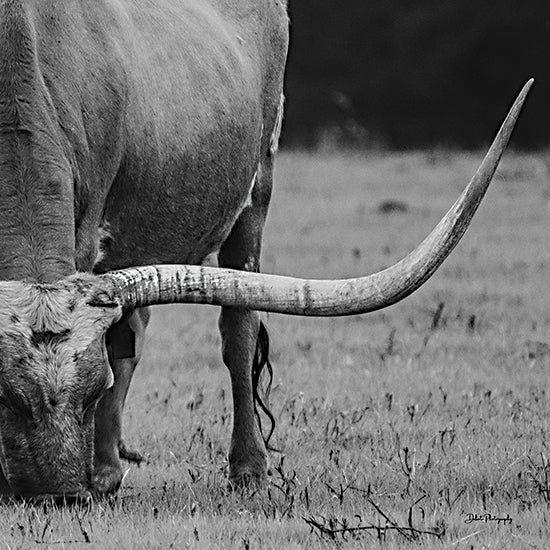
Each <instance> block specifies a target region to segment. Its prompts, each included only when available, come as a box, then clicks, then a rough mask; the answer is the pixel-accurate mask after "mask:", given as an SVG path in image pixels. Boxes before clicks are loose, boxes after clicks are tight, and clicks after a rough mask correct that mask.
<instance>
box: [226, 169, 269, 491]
mask: <svg viewBox="0 0 550 550" xmlns="http://www.w3.org/2000/svg"><path fill="white" fill-rule="evenodd" d="M270 192H271V170H269V173H267V174H266V173H265V171H264V173H263V174H262V173H261V171H259V173H258V175H257V179H256V184H255V187H254V189H253V192H252V198H251V204H250V205H249V206H247V207H246V208H245V209H244V210H243V212H242V213H241V215H240V216H239V218H238V220H237V222H236V224H235V226H234V227H233V229H232V231H231V233H230V235H229V236H228V238H227V239H226V241H225V242H224V244H223V246H222V247H221V249H220V253H219V265H220V267H227V268H232V269H240V270H245V271H259V267H260V261H259V258H260V249H261V237H262V230H263V226H264V221H265V214H266V211H267V206H268V203H269V197H270ZM219 328H220V334H221V337H222V355H223V360H224V363H225V365H226V366H227V368H228V369H229V374H230V377H231V387H232V394H233V432H232V435H231V445H230V450H229V479H230V482H231V483H232V484H235V485H249V484H250V483H252V484H258V485H262V484H264V483H265V481H266V479H267V451H266V444H265V442H264V438H263V435H262V430H261V425H260V423H259V413H258V409H261V410H263V412H264V413H267V415H268V417H269V419H270V420H271V421H273V417H272V416H271V415H270V413H269V411H268V409H267V407H266V406H265V404H264V402H263V401H262V399H261V398H260V396H259V392H258V388H259V386H260V384H259V379H260V377H261V376H260V375H261V373H262V371H264V369H265V367H267V369H265V370H268V371H269V372H271V368H270V366H269V362H268V361H267V349H268V339H267V332H266V330H265V327H264V326H263V324H262V323H261V322H260V316H259V313H258V312H257V311H251V310H248V309H244V308H238V307H223V308H222V311H221V315H220V319H219ZM272 426H273V422H272Z"/></svg>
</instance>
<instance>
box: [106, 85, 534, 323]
mask: <svg viewBox="0 0 550 550" xmlns="http://www.w3.org/2000/svg"><path fill="white" fill-rule="evenodd" d="M532 84H533V79H531V80H529V82H527V84H525V86H524V87H523V89H522V91H521V92H520V94H519V96H518V98H517V99H516V101H515V103H514V105H513V106H512V108H511V110H510V112H509V113H508V116H507V117H506V119H505V121H504V123H503V124H502V127H501V128H500V130H499V132H498V134H497V136H496V138H495V140H494V142H493V144H492V145H491V147H490V149H489V151H488V153H487V155H486V156H485V158H484V159H483V162H482V163H481V166H480V167H479V169H478V171H477V172H476V174H475V176H474V177H473V178H472V180H471V181H470V183H469V185H468V187H466V189H465V190H464V192H463V193H462V195H461V196H460V197H459V199H458V200H457V201H456V202H455V204H454V205H453V206H452V208H451V209H450V210H449V211H448V212H447V214H446V215H445V217H444V218H443V219H442V220H441V221H440V222H439V224H438V225H437V226H436V227H435V229H434V230H433V231H432V232H431V233H430V234H429V235H428V236H427V237H426V239H424V241H423V242H422V243H421V244H420V245H419V246H418V247H417V248H416V249H415V250H413V251H412V252H411V253H410V254H409V255H408V256H407V257H405V258H404V259H402V260H401V261H399V262H398V263H396V264H394V265H392V266H391V267H388V268H387V269H384V270H383V271H380V272H378V273H374V274H372V275H368V276H366V277H359V278H355V279H342V280H317V279H311V280H307V279H296V278H293V277H284V276H279V275H267V274H263V273H250V272H245V271H236V270H232V269H223V268H215V267H202V266H194V265H158V266H145V267H135V268H129V269H123V270H120V271H113V272H110V273H107V274H105V275H104V277H107V278H109V279H110V280H111V281H112V282H113V284H114V285H115V287H116V289H117V290H118V292H119V296H120V298H121V300H122V302H123V303H124V305H125V306H126V307H143V306H150V305H155V304H173V303H195V304H215V305H222V306H236V307H243V308H248V309H254V310H260V311H271V312H277V313H286V314H289V315H311V316H339V315H354V314H359V313H367V312H369V311H375V310H378V309H381V308H384V307H387V306H390V305H391V304H394V303H395V302H398V301H399V300H402V299H403V298H405V297H406V296H408V295H409V294H411V293H413V292H414V291H415V290H416V289H417V288H419V287H420V286H421V285H422V284H423V283H424V282H425V281H427V280H428V279H429V277H430V276H431V275H432V274H433V273H434V272H435V271H436V269H437V268H438V267H439V266H440V265H441V263H442V262H443V261H444V260H445V258H446V257H447V256H448V255H449V253H450V252H451V250H452V249H453V248H454V247H455V246H456V245H457V243H458V241H459V240H460V238H461V237H462V235H463V234H464V232H465V231H466V229H467V227H468V225H469V223H470V220H471V219H472V216H473V215H474V213H475V211H476V210H477V207H478V205H479V203H480V202H481V199H482V198H483V196H484V195H485V192H486V191H487V187H488V186H489V183H490V182H491V179H492V177H493V174H494V173H495V170H496V168H497V166H498V163H499V161H500V158H501V156H502V154H503V152H504V150H505V149H506V145H507V144H508V140H509V139H510V135H511V133H512V130H513V129H514V126H515V124H516V121H517V118H518V116H519V113H520V111H521V108H522V106H523V103H524V102H525V99H526V97H527V94H528V92H529V89H530V88H531V86H532Z"/></svg>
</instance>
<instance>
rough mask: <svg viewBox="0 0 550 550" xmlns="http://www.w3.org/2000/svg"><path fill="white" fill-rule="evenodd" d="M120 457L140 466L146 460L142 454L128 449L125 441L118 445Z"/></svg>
mask: <svg viewBox="0 0 550 550" xmlns="http://www.w3.org/2000/svg"><path fill="white" fill-rule="evenodd" d="M118 456H119V457H120V458H123V459H124V460H126V461H128V462H133V463H134V464H138V465H139V464H141V463H142V462H143V461H144V460H145V457H144V456H143V455H142V454H141V453H138V452H137V451H134V450H132V449H128V448H127V447H126V445H125V444H124V442H123V441H121V442H120V443H119V444H118Z"/></svg>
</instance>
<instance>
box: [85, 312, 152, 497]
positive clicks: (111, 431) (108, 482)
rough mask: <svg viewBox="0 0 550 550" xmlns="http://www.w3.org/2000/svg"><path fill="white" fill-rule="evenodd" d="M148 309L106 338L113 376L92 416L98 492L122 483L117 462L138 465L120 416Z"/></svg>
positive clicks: (147, 317)
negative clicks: (124, 432)
mask: <svg viewBox="0 0 550 550" xmlns="http://www.w3.org/2000/svg"><path fill="white" fill-rule="evenodd" d="M148 322H149V310H148V309H146V308H143V309H139V310H137V311H134V312H133V313H132V314H131V315H129V316H127V317H124V318H123V319H122V320H121V321H120V322H119V323H117V324H116V325H115V326H113V328H112V329H111V331H110V333H109V335H108V339H109V344H108V351H109V362H110V364H111V368H112V369H113V374H114V384H113V387H112V388H111V389H109V390H107V392H106V394H105V395H104V396H103V398H102V399H101V401H100V402H99V404H98V407H97V410H96V414H95V455H94V474H93V480H92V483H93V486H94V489H95V490H96V491H98V492H100V493H112V492H115V491H116V490H117V489H118V488H119V487H120V484H121V482H122V477H123V471H122V465H121V463H120V459H121V458H123V459H126V460H129V461H131V462H138V463H139V462H141V460H142V457H141V455H140V454H139V453H137V452H136V451H132V450H130V449H127V448H126V446H125V444H124V441H123V439H122V414H123V411H124V402H125V400H126V396H127V394H128V389H129V387H130V382H131V380H132V375H133V374H134V370H135V368H136V365H137V363H138V361H139V359H140V357H141V351H142V348H143V339H144V335H145V328H146V327H147V323H148Z"/></svg>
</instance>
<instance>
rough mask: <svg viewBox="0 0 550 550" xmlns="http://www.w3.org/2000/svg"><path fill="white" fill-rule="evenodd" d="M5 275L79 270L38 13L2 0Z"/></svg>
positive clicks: (1, 259) (0, 275)
mask: <svg viewBox="0 0 550 550" xmlns="http://www.w3.org/2000/svg"><path fill="white" fill-rule="evenodd" d="M0 51H1V52H2V55H1V56H0V243H1V246H0V280H4V279H12V280H13V279H27V280H33V281H38V282H53V281H56V280H58V279H60V278H62V277H64V276H66V275H68V274H70V273H73V272H74V271H75V260H74V256H75V253H74V251H75V239H74V234H75V229H74V189H73V178H72V171H71V168H70V164H69V162H68V161H67V159H66V157H65V155H64V154H63V150H62V148H61V144H60V140H59V139H58V136H59V132H60V130H59V127H58V126H57V122H56V120H57V117H56V113H55V110H54V107H53V105H52V104H51V100H50V99H49V93H48V90H47V88H46V85H45V83H44V80H43V78H42V74H41V71H40V66H39V62H38V56H37V49H36V36H35V31H34V26H33V22H32V17H31V16H30V14H29V13H28V12H27V11H26V7H25V4H24V3H23V2H21V1H20V0H10V1H8V2H3V3H1V4H0Z"/></svg>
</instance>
